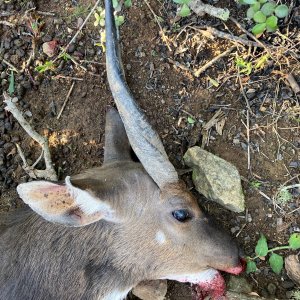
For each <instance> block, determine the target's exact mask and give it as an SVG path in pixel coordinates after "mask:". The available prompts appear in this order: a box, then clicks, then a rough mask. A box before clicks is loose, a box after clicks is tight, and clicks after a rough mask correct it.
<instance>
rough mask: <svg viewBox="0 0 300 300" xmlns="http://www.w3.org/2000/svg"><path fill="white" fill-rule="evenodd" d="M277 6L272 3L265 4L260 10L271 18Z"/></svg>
mask: <svg viewBox="0 0 300 300" xmlns="http://www.w3.org/2000/svg"><path fill="white" fill-rule="evenodd" d="M275 7H276V4H275V3H272V2H268V3H265V4H264V5H263V6H262V8H261V9H260V10H261V12H262V13H263V14H264V15H265V16H271V15H272V14H273V12H274V10H275Z"/></svg>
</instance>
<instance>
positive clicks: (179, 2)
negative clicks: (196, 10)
mask: <svg viewBox="0 0 300 300" xmlns="http://www.w3.org/2000/svg"><path fill="white" fill-rule="evenodd" d="M173 1H174V2H175V3H177V4H184V0H173Z"/></svg>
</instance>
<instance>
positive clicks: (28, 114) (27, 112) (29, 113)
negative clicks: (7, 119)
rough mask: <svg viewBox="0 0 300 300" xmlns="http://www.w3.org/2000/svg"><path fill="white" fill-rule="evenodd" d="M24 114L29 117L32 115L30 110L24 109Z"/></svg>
mask: <svg viewBox="0 0 300 300" xmlns="http://www.w3.org/2000/svg"><path fill="white" fill-rule="evenodd" d="M24 115H25V116H26V117H29V118H31V117H32V112H31V111H29V110H26V111H25V112H24Z"/></svg>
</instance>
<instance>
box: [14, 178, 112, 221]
mask: <svg viewBox="0 0 300 300" xmlns="http://www.w3.org/2000/svg"><path fill="white" fill-rule="evenodd" d="M17 191H18V194H19V196H20V198H21V199H22V200H23V201H24V202H25V203H26V204H28V205H29V206H30V207H31V208H32V210H34V211H35V212H36V213H38V214H39V215H41V216H42V217H43V218H44V219H46V220H48V221H50V222H54V223H60V224H64V225H68V226H84V225H88V224H90V223H94V222H96V221H98V220H100V219H105V220H107V221H112V222H116V221H117V219H116V218H115V214H114V211H113V210H112V209H111V207H110V206H109V205H108V204H107V203H105V202H103V201H101V200H100V199H99V198H97V197H96V196H95V195H93V194H92V193H91V192H89V191H86V190H83V189H80V188H77V187H75V186H73V185H72V183H71V181H70V177H69V176H67V177H66V180H65V185H63V184H58V183H53V182H48V181H32V182H27V183H22V184H20V185H18V187H17Z"/></svg>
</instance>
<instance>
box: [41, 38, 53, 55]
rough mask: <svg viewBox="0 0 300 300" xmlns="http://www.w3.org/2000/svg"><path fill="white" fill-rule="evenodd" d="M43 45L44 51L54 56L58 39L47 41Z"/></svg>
mask: <svg viewBox="0 0 300 300" xmlns="http://www.w3.org/2000/svg"><path fill="white" fill-rule="evenodd" d="M42 47H43V52H44V53H45V54H46V55H47V56H49V57H52V56H54V55H55V53H56V50H57V41H55V40H53V41H50V42H45V43H44V44H43V46H42Z"/></svg>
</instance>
